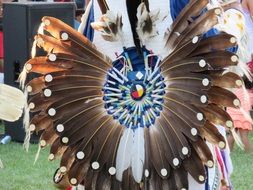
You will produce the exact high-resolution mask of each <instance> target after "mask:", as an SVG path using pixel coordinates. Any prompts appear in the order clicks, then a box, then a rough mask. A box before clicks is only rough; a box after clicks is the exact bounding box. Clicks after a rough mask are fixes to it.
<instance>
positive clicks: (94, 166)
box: [91, 162, 100, 170]
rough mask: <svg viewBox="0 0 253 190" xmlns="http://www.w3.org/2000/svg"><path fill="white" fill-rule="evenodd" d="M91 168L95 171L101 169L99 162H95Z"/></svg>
mask: <svg viewBox="0 0 253 190" xmlns="http://www.w3.org/2000/svg"><path fill="white" fill-rule="evenodd" d="M91 166H92V168H93V169H94V170H97V169H99V167H100V166H99V163H98V162H93V163H92V165H91Z"/></svg>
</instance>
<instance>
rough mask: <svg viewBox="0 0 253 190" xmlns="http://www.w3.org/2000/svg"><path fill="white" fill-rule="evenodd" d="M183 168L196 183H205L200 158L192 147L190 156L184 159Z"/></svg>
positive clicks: (204, 173)
mask: <svg viewBox="0 0 253 190" xmlns="http://www.w3.org/2000/svg"><path fill="white" fill-rule="evenodd" d="M183 165H184V168H185V170H186V171H187V172H189V174H191V176H192V177H193V178H194V179H195V180H196V181H197V182H198V183H201V184H203V183H205V180H206V171H205V168H204V165H203V164H202V161H201V159H200V158H199V156H198V155H197V153H196V152H195V150H194V149H192V154H191V157H189V158H188V159H186V160H184V162H183Z"/></svg>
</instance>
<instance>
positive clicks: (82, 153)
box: [76, 151, 85, 160]
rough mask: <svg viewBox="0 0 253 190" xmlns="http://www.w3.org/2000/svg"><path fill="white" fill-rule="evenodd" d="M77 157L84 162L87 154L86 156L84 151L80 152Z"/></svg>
mask: <svg viewBox="0 0 253 190" xmlns="http://www.w3.org/2000/svg"><path fill="white" fill-rule="evenodd" d="M76 157H77V159H79V160H82V159H84V157H85V154H84V152H83V151H79V152H78V153H77V154H76Z"/></svg>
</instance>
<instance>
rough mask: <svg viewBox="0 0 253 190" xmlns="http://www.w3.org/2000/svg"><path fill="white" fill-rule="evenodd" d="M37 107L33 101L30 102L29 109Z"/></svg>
mask: <svg viewBox="0 0 253 190" xmlns="http://www.w3.org/2000/svg"><path fill="white" fill-rule="evenodd" d="M34 108H35V104H34V103H33V102H31V103H30V104H29V109H31V110H32V109H34Z"/></svg>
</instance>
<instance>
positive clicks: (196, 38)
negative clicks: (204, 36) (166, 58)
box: [192, 36, 199, 44]
mask: <svg viewBox="0 0 253 190" xmlns="http://www.w3.org/2000/svg"><path fill="white" fill-rule="evenodd" d="M198 41H199V37H198V36H195V37H194V38H193V39H192V43H194V44H196V43H197V42H198Z"/></svg>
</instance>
